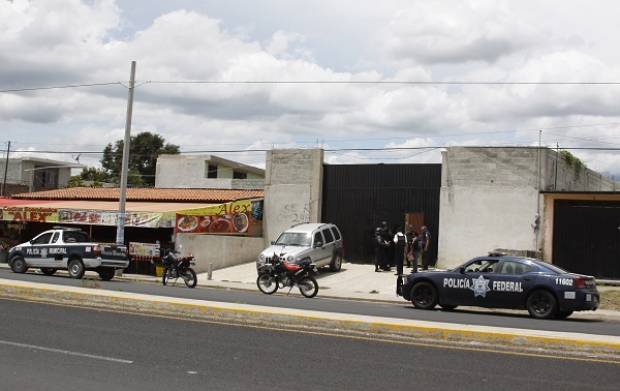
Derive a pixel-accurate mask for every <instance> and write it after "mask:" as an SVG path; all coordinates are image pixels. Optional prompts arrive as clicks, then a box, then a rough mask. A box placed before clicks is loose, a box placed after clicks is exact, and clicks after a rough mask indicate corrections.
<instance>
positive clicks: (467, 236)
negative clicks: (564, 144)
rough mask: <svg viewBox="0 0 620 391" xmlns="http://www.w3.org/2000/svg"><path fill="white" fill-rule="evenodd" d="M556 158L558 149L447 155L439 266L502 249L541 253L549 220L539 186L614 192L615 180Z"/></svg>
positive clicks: (462, 150) (451, 151)
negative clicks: (547, 219)
mask: <svg viewBox="0 0 620 391" xmlns="http://www.w3.org/2000/svg"><path fill="white" fill-rule="evenodd" d="M556 156H557V155H556V152H555V151H553V150H550V149H547V148H544V149H541V150H539V149H538V148H535V147H534V148H485V147H450V148H448V149H447V150H446V151H444V152H443V153H442V188H441V196H440V209H439V229H440V232H441V234H440V235H439V244H438V246H439V249H438V250H439V254H438V260H437V264H438V266H440V267H453V266H456V265H458V264H460V263H461V262H463V261H466V260H467V259H469V258H471V257H473V256H479V255H484V254H486V253H488V252H489V251H491V250H494V249H496V248H504V249H511V250H516V251H529V252H540V251H541V250H542V248H543V239H542V235H541V233H540V230H541V224H542V221H543V219H544V217H545V216H542V214H543V209H544V208H543V205H542V202H543V201H542V197H541V196H540V194H539V191H538V190H539V187H540V190H553V188H554V187H556V188H557V190H558V191H559V190H565V191H566V190H568V191H605V190H613V188H614V182H613V181H612V180H610V179H608V178H605V177H603V176H601V175H600V174H598V173H596V172H594V171H592V170H589V169H586V168H581V169H576V168H575V166H574V165H572V166H571V165H570V164H569V163H568V162H566V161H565V160H564V159H562V158H561V157H560V158H557V159H556ZM539 162H540V169H539ZM556 162H557V166H558V175H557V180H556V174H555V172H556V170H555V165H556ZM539 181H540V185H539ZM539 213H540V214H541V216H540V217H538V214H539Z"/></svg>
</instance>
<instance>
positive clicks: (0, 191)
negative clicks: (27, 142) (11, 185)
mask: <svg viewBox="0 0 620 391" xmlns="http://www.w3.org/2000/svg"><path fill="white" fill-rule="evenodd" d="M10 152H11V142H10V141H9V142H8V143H7V145H6V160H5V161H4V177H3V178H2V189H0V197H4V192H5V191H6V190H5V189H6V176H7V172H8V170H9V153H10Z"/></svg>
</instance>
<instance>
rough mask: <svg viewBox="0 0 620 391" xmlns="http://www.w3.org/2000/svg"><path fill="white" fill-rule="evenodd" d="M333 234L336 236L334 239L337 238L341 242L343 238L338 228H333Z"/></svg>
mask: <svg viewBox="0 0 620 391" xmlns="http://www.w3.org/2000/svg"><path fill="white" fill-rule="evenodd" d="M332 233H333V234H334V238H336V240H340V238H341V236H340V232H339V231H338V228H336V227H332Z"/></svg>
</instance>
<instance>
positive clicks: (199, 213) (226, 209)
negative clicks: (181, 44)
mask: <svg viewBox="0 0 620 391" xmlns="http://www.w3.org/2000/svg"><path fill="white" fill-rule="evenodd" d="M259 205H260V207H259ZM253 207H254V208H253ZM253 209H254V211H253ZM259 210H260V215H259V214H257V213H254V212H255V211H256V212H257V211H259ZM261 220H262V200H260V201H251V200H241V201H234V202H229V203H226V204H221V205H215V206H210V207H206V208H200V209H190V210H186V211H182V212H179V213H177V216H176V229H175V231H176V232H180V233H211V234H229V235H244V236H257V235H260V233H261Z"/></svg>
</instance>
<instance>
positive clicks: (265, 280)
mask: <svg viewBox="0 0 620 391" xmlns="http://www.w3.org/2000/svg"><path fill="white" fill-rule="evenodd" d="M256 286H258V289H259V290H260V291H261V292H263V293H264V294H266V295H271V294H274V293H276V291H277V290H278V280H276V278H275V277H274V276H272V275H271V274H269V273H261V274H259V275H258V278H257V279H256Z"/></svg>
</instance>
